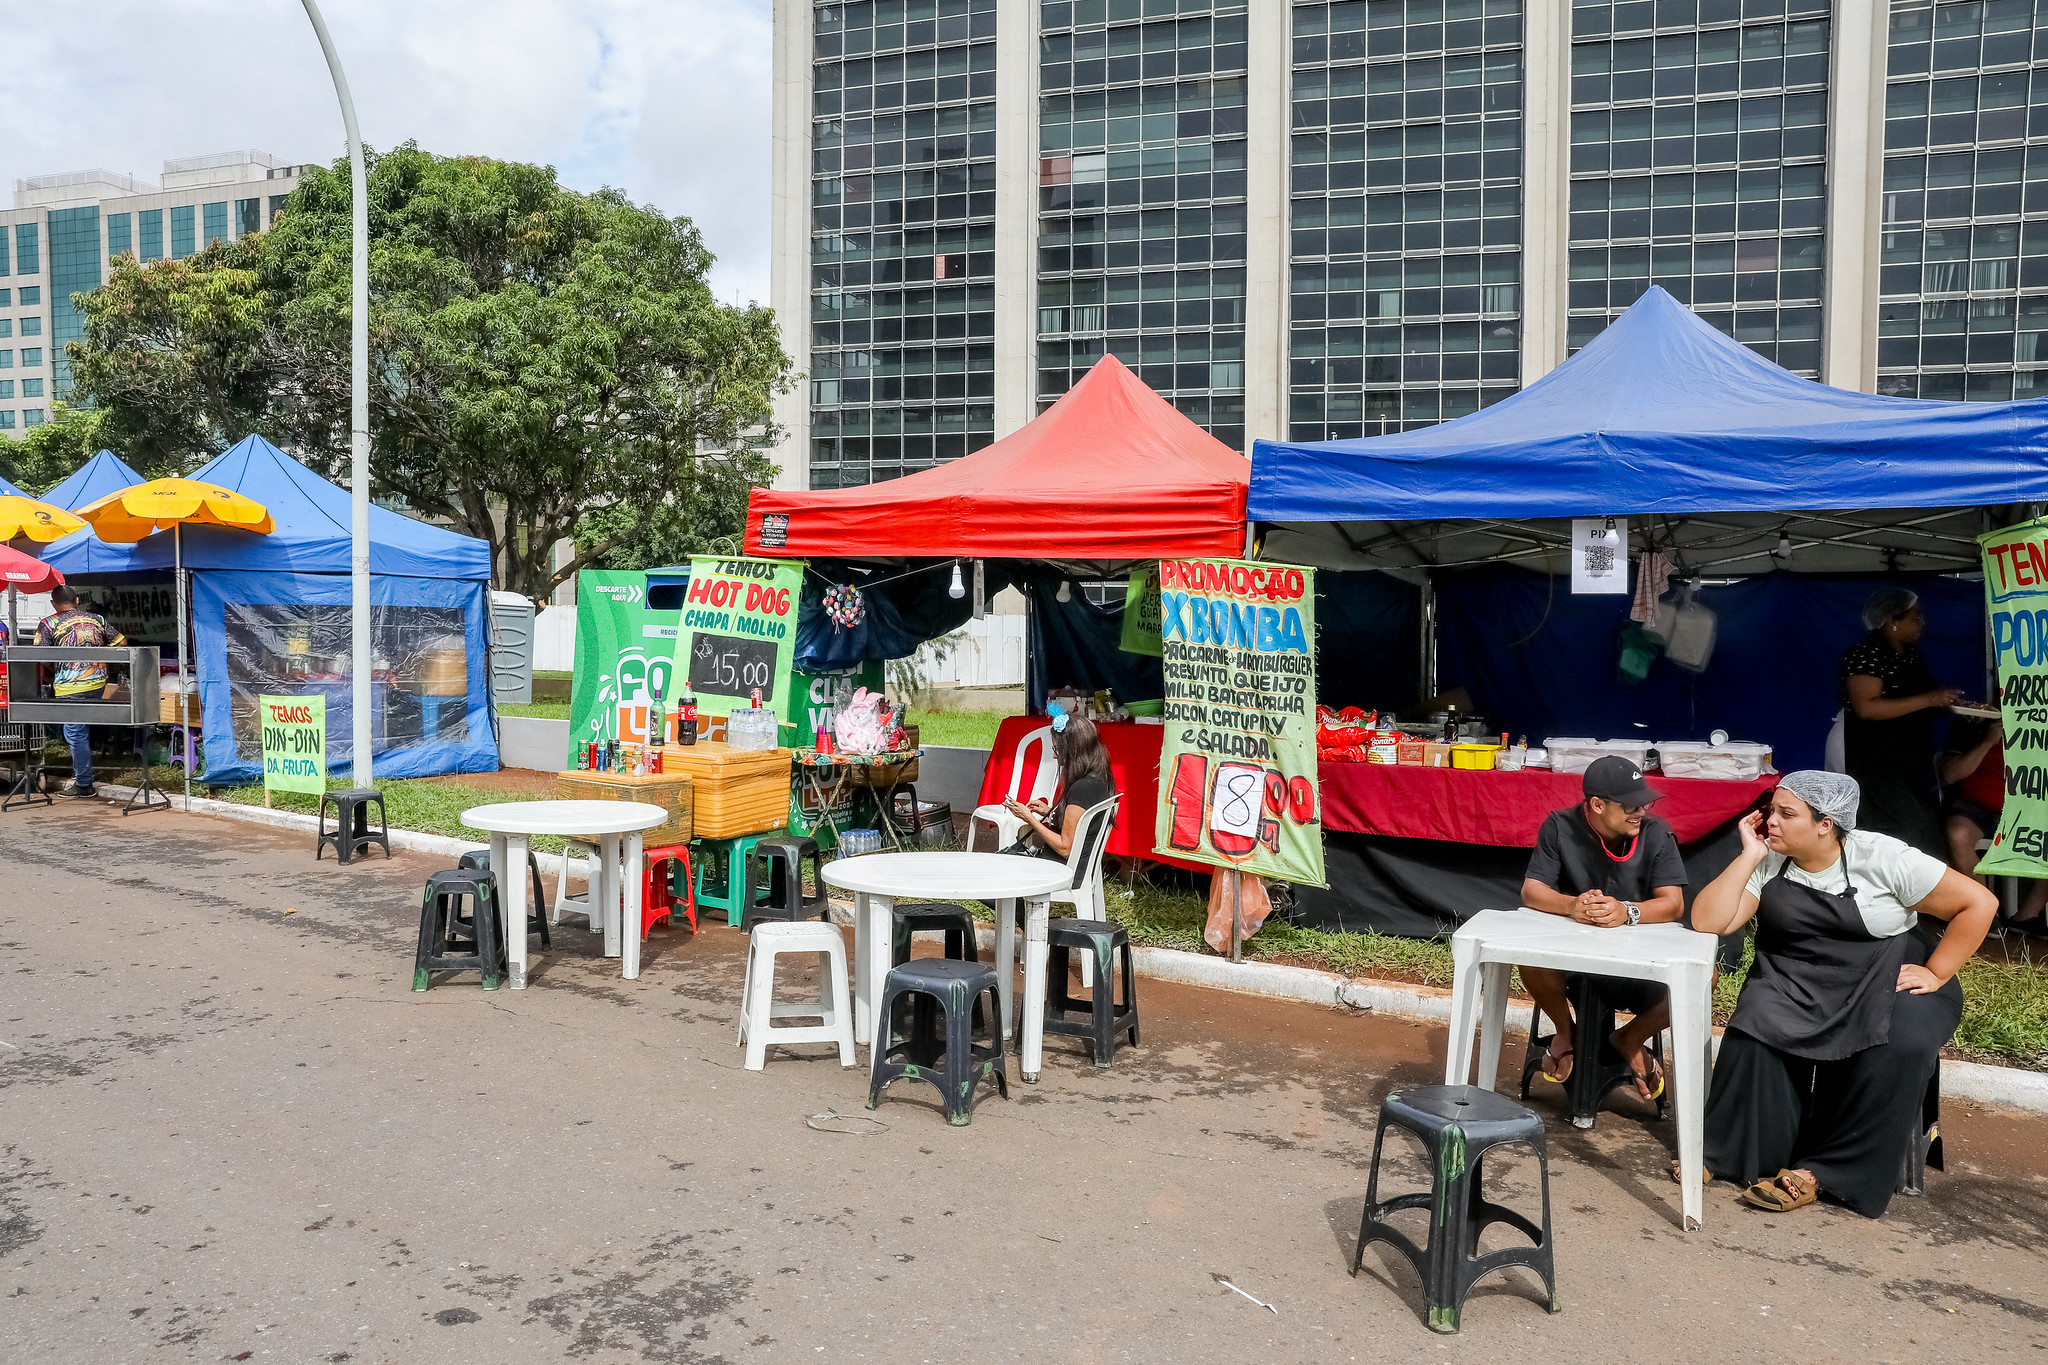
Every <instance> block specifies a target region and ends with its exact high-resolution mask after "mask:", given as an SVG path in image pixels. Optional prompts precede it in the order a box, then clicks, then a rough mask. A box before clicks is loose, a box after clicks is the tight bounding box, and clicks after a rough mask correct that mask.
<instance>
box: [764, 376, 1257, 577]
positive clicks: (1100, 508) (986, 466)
mask: <svg viewBox="0 0 2048 1365" xmlns="http://www.w3.org/2000/svg"><path fill="white" fill-rule="evenodd" d="M1249 474H1250V466H1249V465H1247V464H1246V462H1245V460H1244V457H1243V456H1241V455H1239V454H1237V453H1236V452H1235V451H1233V450H1231V449H1230V448H1229V447H1228V446H1226V445H1224V444H1223V443H1222V442H1221V441H1218V440H1217V439H1216V438H1215V437H1213V436H1211V435H1209V434H1208V433H1207V432H1205V431H1203V430H1202V429H1201V428H1200V427H1198V426H1196V425H1195V424H1194V423H1193V422H1191V421H1189V420H1188V419H1187V418H1186V417H1184V416H1182V415H1181V413H1180V412H1178V411H1177V410H1175V408H1174V407H1173V405H1172V404H1170V403H1168V402H1167V401H1166V400H1165V399H1163V398H1161V397H1160V396H1159V395H1158V394H1156V393H1154V392H1153V391H1152V390H1151V389H1150V388H1148V387H1146V386H1145V384H1144V383H1143V381H1141V380H1140V379H1139V378H1138V377H1137V376H1136V375H1135V374H1132V373H1131V371H1130V370H1129V368H1127V367H1126V366H1125V365H1124V364H1123V362H1122V361H1120V360H1118V359H1116V358H1115V357H1114V356H1104V357H1103V358H1102V359H1101V360H1099V361H1097V362H1096V363H1095V366H1094V368H1092V369H1091V370H1089V371H1088V373H1087V374H1086V375H1085V376H1083V377H1082V379H1081V382H1080V383H1078V384H1076V385H1075V386H1074V387H1073V388H1072V389H1071V390H1070V391H1069V392H1068V393H1067V394H1066V396H1065V397H1063V398H1061V399H1060V400H1059V401H1058V402H1057V403H1054V404H1053V405H1052V407H1051V408H1049V409H1047V410H1046V411H1045V412H1043V413H1041V414H1040V415H1039V416H1038V417H1037V418H1036V419H1034V420H1033V421H1031V422H1029V423H1027V424H1026V425H1025V426H1023V427H1022V428H1020V429H1019V430H1017V431H1015V432H1013V433H1011V434H1010V435H1008V436H1006V437H1004V438H1003V439H1002V440H1000V441H997V442H996V443H995V444H994V445H991V446H988V447H986V448H984V449H982V450H978V451H976V452H974V453H973V454H971V455H967V456H965V457H963V458H961V459H958V460H954V461H952V462H950V463H948V464H944V465H940V466H939V467H937V468H936V469H927V470H924V471H922V472H920V473H916V474H910V475H906V476H904V477H903V478H900V479H891V480H889V481H887V482H885V483H878V484H871V485H868V486H867V487H863V488H838V489H820V490H815V491H811V492H794V491H785V490H779V489H765V488H763V489H756V490H754V493H753V495H752V496H751V497H750V498H749V499H748V503H747V536H746V549H747V553H748V554H757V555H786V556H832V557H838V558H849V559H851V558H887V559H919V558H986V559H1036V560H1053V561H1059V562H1101V563H1126V562H1129V561H1132V560H1139V559H1158V558H1162V557H1173V556H1178V555H1236V554H1238V553H1240V552H1242V550H1243V549H1244V500H1245V484H1246V479H1247V477H1248V476H1249ZM770 519H786V521H785V520H770ZM764 525H765V526H766V527H767V528H768V533H767V534H766V536H765V537H764V535H763V530H764Z"/></svg>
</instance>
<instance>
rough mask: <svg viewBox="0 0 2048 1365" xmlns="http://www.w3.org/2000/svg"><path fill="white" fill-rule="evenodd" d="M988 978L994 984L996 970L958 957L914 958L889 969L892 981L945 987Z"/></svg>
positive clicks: (987, 965)
mask: <svg viewBox="0 0 2048 1365" xmlns="http://www.w3.org/2000/svg"><path fill="white" fill-rule="evenodd" d="M983 977H986V978H987V979H988V980H989V981H991V982H993V981H995V979H996V969H995V967H994V965H993V964H991V963H987V962H966V961H963V960H962V959H960V958H957V957H914V958H912V959H910V961H908V962H906V963H904V964H903V965H902V966H900V967H891V968H890V969H889V978H890V980H892V981H893V980H896V979H899V978H900V979H902V980H904V981H911V982H917V983H926V982H929V983H931V984H934V985H944V984H948V983H951V982H955V981H970V982H971V981H975V980H978V979H980V978H983Z"/></svg>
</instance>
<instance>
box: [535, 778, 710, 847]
mask: <svg viewBox="0 0 2048 1365" xmlns="http://www.w3.org/2000/svg"><path fill="white" fill-rule="evenodd" d="M555 790H556V794H557V795H559V796H560V797H561V799H562V800H564V801H638V802H641V803H643V804H645V805H649V806H660V807H661V808H662V809H663V810H665V811H667V812H668V821H667V823H666V824H661V825H656V826H655V827H654V828H653V829H649V830H643V831H641V834H640V846H641V847H642V848H660V847H662V846H663V845H664V844H687V843H689V842H690V840H692V839H694V838H695V837H696V830H695V819H694V817H695V802H694V800H693V795H694V793H693V792H692V790H691V784H690V779H689V778H688V777H686V776H684V775H683V774H681V773H668V772H663V773H650V774H649V775H648V776H646V777H633V776H630V775H628V774H626V773H593V772H585V771H579V770H577V769H573V768H572V769H570V770H568V771H566V772H562V773H558V774H556V776H555Z"/></svg>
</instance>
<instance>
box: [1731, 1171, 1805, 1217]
mask: <svg viewBox="0 0 2048 1365" xmlns="http://www.w3.org/2000/svg"><path fill="white" fill-rule="evenodd" d="M1788 1179H1789V1180H1790V1181H1791V1183H1792V1186H1793V1188H1792V1189H1789V1190H1788V1189H1786V1188H1785V1186H1784V1185H1783V1184H1781V1183H1780V1182H1781V1181H1785V1180H1788ZM1819 1198H1820V1184H1819V1182H1817V1181H1814V1180H1811V1179H1809V1178H1807V1177H1805V1176H1802V1175H1795V1174H1794V1173H1793V1172H1791V1171H1779V1172H1778V1174H1777V1176H1776V1178H1775V1179H1771V1180H1759V1181H1757V1182H1756V1184H1754V1185H1751V1186H1750V1187H1749V1188H1748V1189H1746V1190H1744V1191H1743V1192H1742V1202H1743V1203H1745V1204H1748V1205H1750V1206H1751V1207H1753V1208H1759V1209H1764V1210H1766V1211H1768V1212H1771V1213H1790V1212H1792V1210H1794V1209H1803V1208H1805V1207H1806V1206H1807V1205H1808V1204H1811V1203H1814V1202H1815V1201H1817V1200H1818V1199H1819Z"/></svg>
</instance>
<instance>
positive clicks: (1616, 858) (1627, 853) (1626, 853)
mask: <svg viewBox="0 0 2048 1365" xmlns="http://www.w3.org/2000/svg"><path fill="white" fill-rule="evenodd" d="M1579 818H1580V819H1582V820H1584V821H1585V822H1586V829H1587V830H1588V831H1590V832H1591V834H1592V835H1593V842H1594V843H1596V844H1598V845H1600V851H1601V852H1602V853H1605V854H1606V855H1607V861H1608V862H1610V863H1625V862H1627V861H1628V860H1629V859H1631V858H1633V857H1635V856H1636V843H1637V841H1638V840H1640V839H1641V838H1642V837H1643V836H1642V835H1641V834H1640V833H1638V834H1632V835H1630V836H1629V841H1628V847H1627V848H1625V849H1623V850H1622V851H1621V852H1619V853H1616V852H1615V851H1614V850H1613V849H1611V848H1609V847H1608V846H1607V837H1606V836H1605V835H1603V834H1602V833H1601V832H1600V831H1599V830H1597V829H1594V828H1593V820H1592V817H1591V816H1589V815H1587V814H1586V808H1585V807H1584V806H1581V807H1579Z"/></svg>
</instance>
